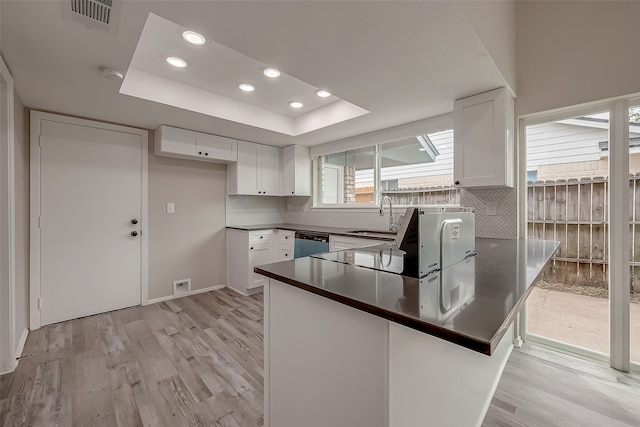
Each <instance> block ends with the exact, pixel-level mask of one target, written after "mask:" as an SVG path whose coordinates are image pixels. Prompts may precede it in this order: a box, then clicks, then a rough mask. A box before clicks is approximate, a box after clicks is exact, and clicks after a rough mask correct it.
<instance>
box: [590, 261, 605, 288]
mask: <svg viewBox="0 0 640 427" xmlns="http://www.w3.org/2000/svg"><path fill="white" fill-rule="evenodd" d="M608 283H609V281H608V280H607V266H606V264H591V280H589V282H588V283H585V285H590V286H597V287H599V288H608V287H609V286H608Z"/></svg>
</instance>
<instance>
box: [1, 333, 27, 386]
mask: <svg viewBox="0 0 640 427" xmlns="http://www.w3.org/2000/svg"><path fill="white" fill-rule="evenodd" d="M27 335H29V330H28V329H27V328H24V330H23V331H22V334H21V335H20V341H18V346H17V347H16V351H15V353H14V357H13V360H11V361H10V363H9V366H7V365H4V367H5V368H6V369H8V370H6V371H4V370H3V369H2V367H1V366H0V375H4V374H8V373H10V372H13V371H15V369H16V367H17V366H18V357H20V356H21V355H22V350H23V349H24V345H25V343H26V342H27Z"/></svg>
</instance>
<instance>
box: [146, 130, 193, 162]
mask: <svg viewBox="0 0 640 427" xmlns="http://www.w3.org/2000/svg"><path fill="white" fill-rule="evenodd" d="M156 132H157V134H156V154H173V155H177V156H178V157H180V156H190V157H192V156H195V155H196V146H197V139H198V133H197V132H192V131H189V130H185V129H178V128H172V127H168V126H160V127H159V128H158V129H157V130H156Z"/></svg>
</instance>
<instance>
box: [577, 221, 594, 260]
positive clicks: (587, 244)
mask: <svg viewBox="0 0 640 427" xmlns="http://www.w3.org/2000/svg"><path fill="white" fill-rule="evenodd" d="M578 228H579V230H578V241H579V246H578V258H581V259H590V257H591V225H589V224H580V225H578Z"/></svg>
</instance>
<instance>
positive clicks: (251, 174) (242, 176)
mask: <svg viewBox="0 0 640 427" xmlns="http://www.w3.org/2000/svg"><path fill="white" fill-rule="evenodd" d="M259 159H260V145H259V144H253V143H251V142H244V141H238V163H237V171H236V174H237V176H236V177H237V180H238V182H237V184H238V188H237V192H236V194H262V189H261V188H260V189H259V188H258V180H259V171H260V161H259Z"/></svg>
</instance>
